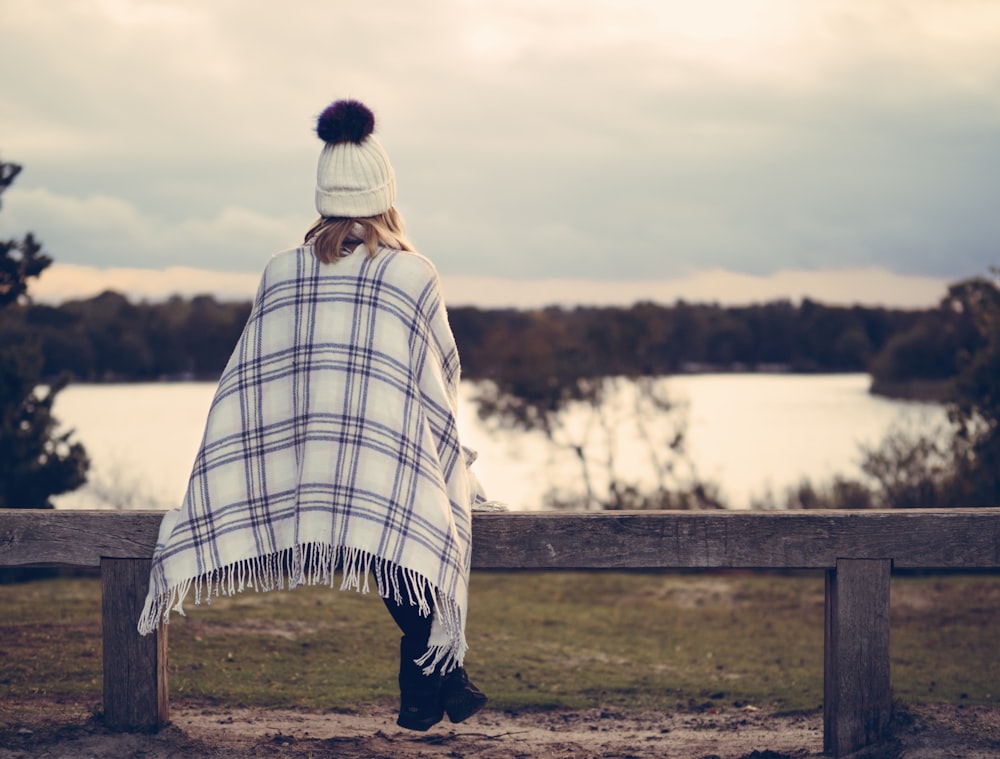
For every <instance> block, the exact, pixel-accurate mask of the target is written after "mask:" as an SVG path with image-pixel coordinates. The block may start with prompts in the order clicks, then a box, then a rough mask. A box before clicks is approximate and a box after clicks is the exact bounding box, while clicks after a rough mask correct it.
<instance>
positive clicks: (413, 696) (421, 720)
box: [396, 635, 444, 732]
mask: <svg viewBox="0 0 1000 759" xmlns="http://www.w3.org/2000/svg"><path fill="white" fill-rule="evenodd" d="M424 653H426V646H425V645H423V646H414V645H413V643H412V641H411V640H410V639H409V638H407V637H406V636H405V635H404V636H403V637H402V638H401V639H400V641H399V718H398V719H397V720H396V724H397V725H399V726H400V727H405V728H406V729H407V730H419V731H421V732H423V731H424V730H428V729H429V728H431V727H433V726H434V725H436V724H437V723H438V722H440V721H441V720H442V719H443V718H444V705H443V703H442V698H441V675H439V674H437V673H434V674H433V675H425V674H424V673H423V671H422V667H420V665H418V664H416V663H414V659H417V658H419V657H420V656H423V654H424Z"/></svg>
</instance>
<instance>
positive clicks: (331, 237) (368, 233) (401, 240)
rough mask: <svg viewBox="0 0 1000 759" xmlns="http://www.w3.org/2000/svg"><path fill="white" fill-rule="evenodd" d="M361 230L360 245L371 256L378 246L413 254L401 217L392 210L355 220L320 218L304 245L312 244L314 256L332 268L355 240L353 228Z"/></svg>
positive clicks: (348, 250)
mask: <svg viewBox="0 0 1000 759" xmlns="http://www.w3.org/2000/svg"><path fill="white" fill-rule="evenodd" d="M355 224H357V225H360V227H361V242H363V243H364V245H365V248H366V249H367V250H368V255H369V256H373V255H375V252H376V251H377V250H378V248H379V246H380V245H383V246H385V247H387V248H395V249H396V250H409V251H414V250H415V248H414V247H413V245H412V244H411V243H410V241H409V240H407V239H406V235H405V234H404V232H403V216H402V214H400V213H399V211H397V210H396V209H395V208H390V209H389V210H388V211H386V212H385V213H380V214H378V215H376V216H362V217H360V218H357V219H354V218H349V217H341V216H320V217H319V219H317V220H316V222H315V223H314V224H313V225H312V226H311V227H310V228H309V231H308V232H306V237H305V242H306V243H310V242H311V243H312V246H313V252H314V253H315V255H316V258H318V259H319V260H320V261H322V262H323V263H325V264H331V263H333V262H334V261H336V260H337V259H338V258H343V257H344V256H346V255H347V254H348V253H350V246H348V245H347V243H348V242H349V241H352V240H357V239H358V236H357V234H356V233H355V231H354V225H355Z"/></svg>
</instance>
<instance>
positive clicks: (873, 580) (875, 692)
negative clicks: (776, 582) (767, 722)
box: [823, 559, 892, 757]
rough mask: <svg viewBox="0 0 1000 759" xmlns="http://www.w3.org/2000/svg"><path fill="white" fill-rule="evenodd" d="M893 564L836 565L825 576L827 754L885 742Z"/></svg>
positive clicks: (856, 561)
mask: <svg viewBox="0 0 1000 759" xmlns="http://www.w3.org/2000/svg"><path fill="white" fill-rule="evenodd" d="M891 569H892V561H891V560H890V559H837V565H836V569H831V570H827V572H826V628H825V636H824V638H825V640H824V666H823V750H824V751H825V752H827V753H831V754H833V755H834V756H838V757H839V756H844V755H846V754H849V753H851V752H854V751H857V750H858V749H861V748H864V747H865V746H870V745H872V744H874V743H877V742H878V741H880V740H882V739H884V738H885V736H886V734H887V731H888V728H889V720H890V719H891V717H892V690H891V687H890V682H889V578H890V572H891Z"/></svg>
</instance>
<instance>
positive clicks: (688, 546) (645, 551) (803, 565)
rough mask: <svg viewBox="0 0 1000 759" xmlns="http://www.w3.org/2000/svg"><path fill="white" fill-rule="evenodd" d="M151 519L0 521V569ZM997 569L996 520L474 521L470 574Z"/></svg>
mask: <svg viewBox="0 0 1000 759" xmlns="http://www.w3.org/2000/svg"><path fill="white" fill-rule="evenodd" d="M162 516H163V512H160V511H26V510H21V509H11V510H0V566H62V565H69V566H94V567H96V566H99V565H100V561H101V558H104V557H107V558H139V557H148V556H151V555H152V552H153V548H154V546H155V544H156V535H157V531H158V529H159V523H160V520H161V518H162ZM873 557H891V558H892V559H893V566H894V567H896V568H899V569H909V568H918V569H995V568H1000V509H997V508H988V509H987V508H983V509H934V510H931V509H919V510H917V509H914V510H895V511H782V512H731V511H729V512H686V511H685V512H677V511H647V512H593V513H579V512H572V513H569V512H562V513H560V512H510V513H499V514H497V513H483V514H475V515H474V516H473V555H472V566H473V568H475V569H654V568H664V569H667V568H671V569H693V568H703V569H713V568H717V569H722V568H741V569H833V568H834V567H835V566H836V562H837V560H838V559H846V558H859V559H864V558H873Z"/></svg>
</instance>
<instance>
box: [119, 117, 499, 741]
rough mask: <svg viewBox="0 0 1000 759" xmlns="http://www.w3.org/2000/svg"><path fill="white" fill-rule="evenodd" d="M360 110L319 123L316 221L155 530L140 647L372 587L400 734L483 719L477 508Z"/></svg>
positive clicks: (281, 260)
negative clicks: (473, 597)
mask: <svg viewBox="0 0 1000 759" xmlns="http://www.w3.org/2000/svg"><path fill="white" fill-rule="evenodd" d="M374 128H375V119H374V116H373V115H372V112H371V111H370V110H369V109H368V108H366V107H365V106H364V105H362V104H361V103H358V102H356V101H352V100H343V101H337V102H335V103H333V104H332V105H330V106H329V107H328V108H327V109H326V110H325V111H324V112H323V113H322V114H321V115H320V117H319V120H318V124H317V133H318V134H319V136H320V138H321V139H322V140H323V141H324V143H325V145H324V147H323V150H322V153H321V154H320V158H319V165H318V169H317V186H316V208H317V210H318V211H319V213H320V219H319V220H318V221H317V222H316V223H315V224H314V225H313V227H312V228H311V229H310V230H309V232H308V233H307V234H306V238H305V241H304V243H303V245H301V246H300V247H298V248H295V249H293V250H287V251H284V252H282V253H278V254H277V255H275V256H274V257H273V258H272V259H271V261H270V263H269V264H268V265H267V267H266V269H265V271H264V275H263V277H262V279H261V283H260V287H259V289H258V291H257V296H256V299H255V301H254V307H253V311H252V313H251V314H250V318H249V320H248V321H247V325H246V327H245V329H244V331H243V334H242V336H241V337H240V340H239V342H238V344H237V346H236V349H235V350H234V352H233V354H232V356H231V358H230V360H229V363H228V364H227V366H226V369H225V371H224V372H223V375H222V378H221V380H220V381H219V386H218V389H217V390H216V394H215V398H214V400H213V403H212V407H211V410H210V411H209V415H208V420H207V423H206V428H205V434H204V438H203V440H202V444H201V447H200V450H199V453H198V456H197V459H196V461H195V465H194V470H193V472H192V475H191V479H190V483H189V486H188V490H187V494H186V496H185V499H184V503H183V506H182V507H181V509H180V510H179V512H177V511H175V512H171V513H169V514H168V516H167V517H166V518H165V519H164V522H163V524H162V526H161V528H160V539H159V541H158V545H157V547H156V551H155V553H154V556H153V567H152V573H151V579H150V588H149V595H148V597H147V599H146V607H145V609H144V611H143V614H142V617H141V619H140V621H139V630H140V632H142V633H144V634H146V633H149V632H152V631H153V630H155V629H156V628H157V626H158V625H159V624H160V623H161V622H163V623H166V622H167V621H168V618H169V614H170V611H171V609H172V608H173V609H176V610H177V611H180V612H181V613H183V609H182V608H181V604H182V601H183V599H184V597H185V595H186V594H187V592H188V590H189V589H190V587H191V586H192V585H193V586H194V589H195V603H200V601H201V599H202V597H204V598H205V600H206V601H208V602H210V601H211V598H212V596H213V595H219V594H225V595H229V594H232V593H236V592H239V591H242V590H243V589H244V588H248V587H250V588H254V589H256V590H271V589H275V588H282V587H284V586H285V585H286V584H287V585H288V587H289V588H293V587H295V586H298V585H303V584H313V583H327V584H332V583H333V581H334V579H333V578H334V571H335V569H340V570H341V572H342V582H341V584H340V587H341V589H345V588H353V589H355V590H361V591H363V592H367V591H368V589H369V573H371V574H373V575H374V577H375V582H376V585H377V588H378V592H379V594H380V595H381V596H382V598H383V599H384V601H385V604H386V606H387V607H388V608H389V611H390V613H391V614H392V616H393V618H394V619H395V621H396V623H397V624H398V625H399V627H400V628H401V630H402V632H403V637H402V640H401V643H400V670H399V686H400V696H401V699H400V700H401V704H400V711H399V719H398V724H399V725H400V726H402V727H405V728H409V729H413V730H427V729H428V728H429V727H431V726H432V725H434V724H436V723H437V722H439V721H441V719H442V718H443V716H444V714H447V715H448V717H449V719H451V721H452V722H461V721H462V720H464V719H467V718H468V717H470V716H471V715H473V714H475V713H476V712H477V711H479V709H481V708H482V707H483V705H484V704H485V703H486V697H485V696H484V695H483V694H482V693H481V692H480V691H479V690H478V689H476V687H475V686H473V685H472V684H471V683H470V682H469V681H468V677H467V676H466V674H465V670H464V669H463V668H462V662H463V659H464V657H465V651H466V648H467V645H466V640H465V619H466V609H467V600H468V583H469V566H470V557H471V547H472V546H471V531H470V528H471V521H472V520H471V513H470V512H471V507H472V504H473V503H474V502H482V501H485V499H484V498H483V496H482V493H481V490H480V488H479V485H478V481H477V480H476V478H475V476H474V475H473V474H472V472H471V471H470V470H469V466H470V465H471V463H472V461H473V459H474V457H475V454H474V453H473V452H472V451H470V450H468V449H464V448H463V447H462V446H461V445H460V443H459V439H458V430H457V426H456V411H457V392H458V381H459V360H458V352H457V350H456V347H455V341H454V338H453V336H452V333H451V329H450V327H449V325H448V318H447V314H446V312H445V307H444V302H443V300H442V297H441V291H440V285H439V281H438V276H437V272H436V271H435V269H434V266H433V265H432V264H431V263H430V261H428V260H427V259H426V258H424V257H423V256H421V255H419V254H418V253H416V252H414V250H413V247H412V246H411V245H410V243H409V242H408V241H407V240H406V237H405V235H404V232H403V224H402V219H401V217H400V215H399V214H398V213H397V211H396V210H395V208H394V206H393V203H394V201H395V195H396V180H395V175H394V173H393V170H392V167H391V165H390V164H389V158H388V156H387V155H386V153H385V151H384V150H383V149H382V146H381V145H380V144H379V143H378V141H377V140H376V139H375V137H374V134H373V132H374Z"/></svg>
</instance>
